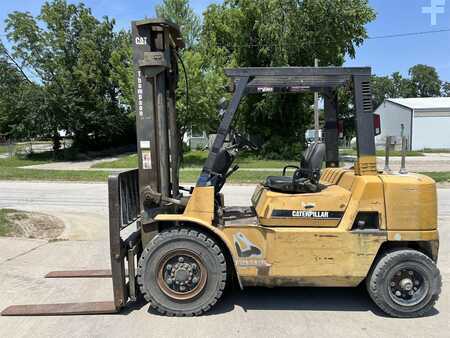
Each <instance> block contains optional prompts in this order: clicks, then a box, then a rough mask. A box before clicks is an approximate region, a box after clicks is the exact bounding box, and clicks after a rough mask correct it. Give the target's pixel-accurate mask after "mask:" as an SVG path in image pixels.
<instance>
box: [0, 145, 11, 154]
mask: <svg viewBox="0 0 450 338" xmlns="http://www.w3.org/2000/svg"><path fill="white" fill-rule="evenodd" d="M4 153H9V146H5V145H0V154H4Z"/></svg>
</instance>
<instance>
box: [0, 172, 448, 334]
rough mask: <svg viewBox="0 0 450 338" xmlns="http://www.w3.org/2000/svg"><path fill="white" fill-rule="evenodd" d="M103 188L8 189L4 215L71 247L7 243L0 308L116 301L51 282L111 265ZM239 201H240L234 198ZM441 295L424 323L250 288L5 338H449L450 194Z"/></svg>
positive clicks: (30, 323) (28, 323)
mask: <svg viewBox="0 0 450 338" xmlns="http://www.w3.org/2000/svg"><path fill="white" fill-rule="evenodd" d="M253 189H254V187H253V186H228V187H226V190H225V194H226V196H228V198H227V199H226V204H228V205H231V204H233V205H245V204H247V203H248V200H249V198H250V195H251V193H252V191H253ZM106 191H107V188H106V185H105V184H100V183H98V184H77V183H34V182H1V181H0V208H5V207H8V208H17V209H23V210H31V211H32V210H39V211H41V212H46V213H50V214H53V215H56V216H57V217H60V218H61V219H63V220H64V221H65V222H66V223H67V224H68V228H67V230H66V232H65V233H64V234H63V236H62V237H64V238H66V239H69V240H67V241H57V242H51V243H48V242H47V241H42V240H30V239H27V240H25V239H10V238H0V276H2V278H1V279H0V288H1V290H2V297H0V309H2V308H4V307H6V306H7V305H10V304H13V303H17V304H25V303H30V302H31V303H50V302H77V301H101V300H110V299H111V297H112V287H111V282H110V281H109V280H107V279H105V280H51V279H50V280H49V279H47V280H45V279H43V278H42V276H43V275H45V273H46V272H48V271H50V270H55V269H83V268H105V267H107V266H108V264H109V263H108V259H109V257H108V248H107V231H106V228H107V221H106V219H107V204H106V203H107V202H106V196H107V195H106ZM231 195H232V196H233V197H232V198H230V197H231ZM439 222H440V229H441V249H440V258H439V267H440V269H441V272H442V275H443V281H444V286H443V293H442V295H441V299H440V300H439V302H438V304H437V306H436V308H435V310H434V311H433V313H432V314H431V315H430V316H428V317H425V318H419V319H401V320H400V319H394V318H388V317H385V316H384V315H383V314H381V313H380V312H379V311H378V310H377V309H376V308H375V306H374V305H373V304H372V303H371V302H370V301H369V299H368V296H367V294H366V293H365V291H364V289H363V288H356V289H353V288H350V289H337V288H286V289H283V288H274V289H263V288H249V289H246V290H244V291H233V292H230V293H229V294H227V295H225V298H224V300H223V301H222V302H221V303H220V304H218V306H216V308H215V309H214V311H212V312H209V313H208V315H205V316H203V317H196V318H167V317H163V316H159V315H157V314H155V313H154V312H153V311H151V310H150V311H149V310H148V305H146V304H140V305H138V306H136V309H135V311H125V312H124V313H123V314H120V315H102V316H72V317H27V318H18V317H0V337H30V336H32V337H47V336H71V337H105V336H107V337H122V336H129V337H132V336H136V337H232V336H242V337H249V336H260V337H286V336H306V337H381V336H385V337H413V336H414V337H446V336H448V332H450V302H449V300H450V189H440V190H439Z"/></svg>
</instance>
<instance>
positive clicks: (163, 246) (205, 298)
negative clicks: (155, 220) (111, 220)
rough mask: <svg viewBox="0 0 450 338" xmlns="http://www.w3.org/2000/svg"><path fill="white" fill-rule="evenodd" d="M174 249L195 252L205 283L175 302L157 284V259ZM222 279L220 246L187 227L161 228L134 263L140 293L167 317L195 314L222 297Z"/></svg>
mask: <svg viewBox="0 0 450 338" xmlns="http://www.w3.org/2000/svg"><path fill="white" fill-rule="evenodd" d="M177 249H181V250H182V249H185V250H191V251H193V252H195V253H196V254H198V255H199V257H201V259H202V260H203V264H204V266H205V267H206V269H207V280H206V284H205V286H204V287H203V290H202V292H201V293H200V294H199V295H197V296H196V297H195V298H193V299H192V300H186V301H175V300H173V299H172V298H170V297H169V296H167V295H166V294H165V293H164V292H163V291H162V290H161V289H160V287H159V286H158V283H157V273H158V272H157V270H158V266H159V264H160V261H161V259H163V257H164V256H165V255H166V253H167V252H168V251H170V250H177ZM226 281H227V266H226V259H225V256H224V254H223V253H222V251H221V249H220V246H219V245H217V243H216V242H215V241H214V240H213V239H212V238H210V236H208V235H207V234H204V233H202V232H199V231H197V230H193V229H191V228H183V227H182V228H174V229H169V230H165V231H162V232H161V233H159V234H158V235H157V236H156V237H154V238H153V240H152V241H151V242H150V243H148V245H147V246H146V247H145V248H144V250H143V252H142V255H141V257H140V259H139V263H138V269H137V282H138V284H139V287H140V291H141V293H142V294H143V296H144V298H145V299H146V300H147V301H149V302H150V304H151V306H152V307H153V308H154V309H156V310H157V311H158V312H160V313H161V314H164V315H167V316H196V315H201V314H202V313H204V312H206V311H208V310H209V309H211V307H212V306H213V305H215V304H216V303H217V301H218V300H219V299H220V297H221V296H222V294H223V291H224V289H225V287H226Z"/></svg>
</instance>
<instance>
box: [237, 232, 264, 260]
mask: <svg viewBox="0 0 450 338" xmlns="http://www.w3.org/2000/svg"><path fill="white" fill-rule="evenodd" d="M233 239H234V245H235V246H236V252H237V254H238V256H239V257H244V258H250V257H261V253H262V251H261V249H260V248H258V247H257V246H256V245H255V244H253V243H252V242H251V241H250V240H249V239H248V238H247V237H245V235H244V234H243V233H242V232H237V233H235V234H234V235H233Z"/></svg>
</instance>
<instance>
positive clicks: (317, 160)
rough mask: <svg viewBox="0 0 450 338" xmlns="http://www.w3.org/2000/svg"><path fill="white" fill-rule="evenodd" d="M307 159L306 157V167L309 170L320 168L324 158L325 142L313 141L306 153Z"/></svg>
mask: <svg viewBox="0 0 450 338" xmlns="http://www.w3.org/2000/svg"><path fill="white" fill-rule="evenodd" d="M308 155H309V156H308V159H306V161H305V162H306V168H305V169H310V170H320V169H322V162H323V160H324V158H325V144H324V143H321V142H320V143H319V142H318V143H314V148H312V150H311V152H310V153H309V154H308Z"/></svg>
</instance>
